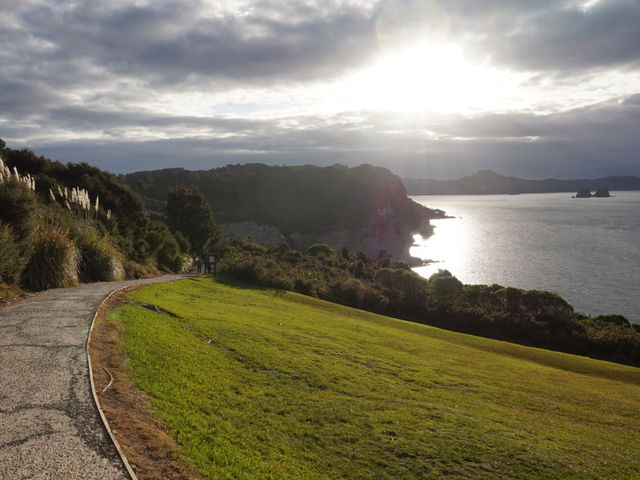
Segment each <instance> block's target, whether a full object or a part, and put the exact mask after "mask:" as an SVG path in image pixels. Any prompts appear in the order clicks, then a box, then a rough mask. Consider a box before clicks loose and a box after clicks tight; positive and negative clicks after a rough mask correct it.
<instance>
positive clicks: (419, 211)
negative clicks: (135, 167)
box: [120, 164, 443, 258]
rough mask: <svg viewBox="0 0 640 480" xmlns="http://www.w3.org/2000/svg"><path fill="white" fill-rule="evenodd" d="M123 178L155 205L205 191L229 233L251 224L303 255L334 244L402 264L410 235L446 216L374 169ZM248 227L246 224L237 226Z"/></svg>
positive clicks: (256, 233) (238, 170)
mask: <svg viewBox="0 0 640 480" xmlns="http://www.w3.org/2000/svg"><path fill="white" fill-rule="evenodd" d="M120 180H121V181H123V182H124V183H126V184H128V185H130V186H131V187H132V188H134V189H135V190H137V191H138V192H140V193H141V194H142V195H145V196H147V197H151V198H153V199H155V200H156V201H163V200H164V199H166V193H167V191H168V189H169V188H170V187H171V186H173V185H175V184H183V185H187V186H195V187H198V188H199V189H200V190H201V191H202V193H203V194H204V195H205V196H206V197H207V199H208V200H209V202H210V203H211V206H212V208H213V210H214V213H215V214H216V218H217V219H218V222H219V223H220V224H221V225H222V229H223V232H224V231H225V227H224V224H234V226H233V227H227V228H228V233H229V234H235V233H234V232H236V231H241V230H242V228H245V229H246V228H248V226H247V224H246V222H252V223H253V224H255V225H263V226H269V227H272V228H273V229H275V230H277V231H278V232H280V233H282V235H284V237H285V238H286V239H287V241H288V242H289V243H290V244H291V245H292V246H293V247H294V248H298V249H304V248H306V247H308V246H309V245H311V244H313V243H327V244H329V245H331V246H333V247H334V248H341V247H342V246H346V247H347V248H349V249H350V250H363V251H365V252H366V253H369V254H371V255H374V256H376V255H378V254H379V253H380V251H381V250H386V251H387V252H389V253H390V254H391V255H392V256H393V257H395V258H405V257H407V256H408V249H409V247H410V245H411V243H412V237H411V233H413V232H420V233H425V234H428V232H429V231H430V229H431V226H430V224H429V219H430V218H439V217H441V216H443V212H438V211H434V210H429V209H427V208H425V207H423V206H421V205H419V204H417V203H415V202H413V201H412V200H411V199H409V198H408V197H407V192H406V190H405V188H404V185H403V184H402V181H401V180H400V178H399V177H397V176H396V175H394V174H393V173H391V172H390V171H389V170H387V169H384V168H379V167H374V166H371V165H361V166H359V167H355V168H347V167H344V166H339V165H336V166H332V167H316V166H310V165H307V166H298V167H270V166H266V165H256V164H253V165H235V166H227V167H224V168H219V169H214V170H209V171H204V172H189V171H187V170H181V169H178V170H176V169H172V170H161V171H155V172H139V173H135V174H130V175H124V176H121V177H120ZM242 222H245V226H244V227H240V226H238V225H239V224H241V223H242ZM261 228H262V230H261V229H257V230H256V229H254V230H252V232H253V233H249V234H248V235H247V236H252V237H253V238H254V239H256V240H258V238H263V237H264V234H266V233H265V231H264V227H261ZM238 229H240V230H238ZM269 238H270V239H272V240H273V239H274V238H277V235H275V237H274V236H269Z"/></svg>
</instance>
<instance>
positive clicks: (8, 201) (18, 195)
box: [0, 180, 37, 246]
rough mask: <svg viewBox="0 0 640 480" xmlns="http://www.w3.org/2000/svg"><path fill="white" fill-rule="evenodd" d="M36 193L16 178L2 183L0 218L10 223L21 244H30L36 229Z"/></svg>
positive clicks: (0, 185) (0, 186)
mask: <svg viewBox="0 0 640 480" xmlns="http://www.w3.org/2000/svg"><path fill="white" fill-rule="evenodd" d="M36 209H37V201H36V196H35V194H34V193H33V192H32V191H31V190H30V189H29V188H28V187H27V186H26V185H25V184H23V183H21V182H17V181H15V180H10V181H5V182H3V183H0V220H1V221H2V222H3V223H5V224H6V225H10V226H11V229H12V230H13V234H14V235H15V239H16V241H17V242H18V244H20V245H24V246H26V245H28V244H29V243H30V240H31V236H32V235H33V232H34V231H35V229H36V225H37V218H36Z"/></svg>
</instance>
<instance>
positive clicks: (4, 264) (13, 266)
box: [0, 221, 24, 285]
mask: <svg viewBox="0 0 640 480" xmlns="http://www.w3.org/2000/svg"><path fill="white" fill-rule="evenodd" d="M23 268H24V265H23V262H22V259H21V257H20V251H19V249H18V244H17V243H16V241H15V237H14V236H13V233H12V231H11V227H10V226H9V225H3V224H2V222H1V221H0V283H5V284H9V285H11V284H15V283H16V282H18V280H19V279H20V276H21V275H22V269H23Z"/></svg>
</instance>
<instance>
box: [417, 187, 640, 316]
mask: <svg viewBox="0 0 640 480" xmlns="http://www.w3.org/2000/svg"><path fill="white" fill-rule="evenodd" d="M612 195H615V197H613V198H585V199H577V198H571V194H570V193H547V194H528V195H488V196H481V195H473V196H416V197H412V198H413V199H414V200H415V201H417V202H419V203H421V204H423V205H426V206H428V207H430V208H439V209H442V210H444V211H445V212H447V214H448V215H453V216H455V217H456V218H452V219H445V220H432V223H433V225H435V227H436V229H435V234H434V235H433V236H432V237H430V238H428V239H423V238H422V237H421V236H419V235H416V237H415V242H416V245H415V246H414V247H413V248H412V249H411V254H412V255H414V256H416V257H419V258H422V259H432V260H436V261H437V263H433V264H430V265H428V266H425V267H419V268H416V269H415V271H416V272H418V273H419V274H420V275H423V276H425V277H428V276H429V275H431V274H432V273H434V272H435V271H437V270H438V269H439V268H445V269H447V270H449V271H451V272H452V273H453V274H454V275H455V276H456V277H458V278H459V279H460V280H461V281H462V282H464V283H486V284H492V283H498V284H501V285H509V286H514V287H520V288H525V289H538V290H550V291H552V292H556V293H558V294H559V295H561V296H562V297H563V298H565V300H567V301H568V302H569V303H571V304H572V305H573V306H574V308H575V310H576V311H578V312H581V313H585V314H588V315H598V314H603V313H620V314H623V315H625V316H626V317H627V318H628V319H629V320H630V321H632V322H634V323H640V192H612Z"/></svg>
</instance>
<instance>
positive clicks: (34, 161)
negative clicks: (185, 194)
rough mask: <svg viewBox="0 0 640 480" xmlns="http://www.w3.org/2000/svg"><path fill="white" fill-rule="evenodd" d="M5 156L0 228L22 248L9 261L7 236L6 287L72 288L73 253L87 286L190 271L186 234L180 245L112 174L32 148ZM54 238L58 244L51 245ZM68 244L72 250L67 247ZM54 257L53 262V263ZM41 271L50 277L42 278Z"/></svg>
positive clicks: (1, 173) (1, 162)
mask: <svg viewBox="0 0 640 480" xmlns="http://www.w3.org/2000/svg"><path fill="white" fill-rule="evenodd" d="M2 157H3V159H0V225H5V226H7V227H10V228H11V234H12V238H13V240H12V242H14V243H16V244H17V255H14V253H11V255H9V252H10V251H11V252H14V250H12V249H10V247H9V245H11V244H12V243H11V242H9V236H8V233H7V232H8V230H6V229H5V230H3V242H5V243H6V248H5V249H4V250H5V251H4V252H3V255H4V257H7V258H9V257H10V258H12V260H11V262H13V263H12V266H11V267H7V265H8V264H7V262H8V260H6V258H3V260H2V262H4V263H3V265H4V266H3V267H2V268H4V269H5V270H3V273H2V278H3V280H2V281H9V282H10V283H11V284H12V285H13V287H14V288H16V287H17V283H18V279H19V278H22V283H23V285H22V286H24V287H26V288H31V289H43V288H48V287H47V285H58V286H59V285H63V284H73V283H75V282H76V281H77V278H75V277H74V274H73V272H72V270H74V269H72V268H71V267H69V262H68V261H67V260H69V261H70V259H71V258H73V257H74V255H73V254H72V253H70V252H72V251H74V249H76V250H77V252H78V254H77V255H76V256H75V258H76V259H77V265H76V267H77V268H76V269H77V271H78V273H79V277H80V279H81V280H82V281H108V280H119V279H122V278H123V277H124V275H125V274H131V275H133V276H140V275H148V274H150V273H157V270H154V268H155V266H156V265H158V266H159V267H160V268H162V269H164V270H167V271H180V270H182V269H185V268H189V267H190V265H191V259H190V257H189V256H188V255H187V254H186V252H187V251H188V248H189V242H188V240H187V239H186V238H184V236H182V235H180V234H176V235H177V238H176V237H175V236H174V235H173V234H172V233H171V232H170V231H169V229H168V228H167V226H166V224H165V223H164V221H163V219H162V218H155V219H153V220H151V219H150V218H149V216H148V215H147V214H146V213H145V211H144V204H143V202H142V200H141V199H140V197H139V196H138V195H137V194H135V193H134V192H133V191H131V190H130V189H129V188H128V187H126V186H123V185H120V184H119V183H118V181H117V180H116V179H115V177H114V176H113V175H111V174H109V173H107V172H103V171H101V170H99V169H97V168H95V167H91V166H90V165H88V164H86V163H81V164H73V163H69V164H67V165H63V164H61V163H60V162H53V161H51V160H49V159H47V158H45V157H41V156H40V157H39V156H37V155H35V154H34V153H33V152H31V151H30V150H27V149H24V150H12V149H8V148H5V149H3V150H2ZM2 228H4V227H2ZM49 233H52V234H53V235H54V238H52V239H49V241H47V239H46V238H45V237H46V236H47V235H48V234H49ZM67 240H68V241H70V242H71V243H72V244H73V248H63V245H65V244H66V243H67ZM51 252H52V254H53V255H55V258H51V257H49V256H48V254H49V253H51ZM64 252H67V253H64ZM64 259H66V260H64ZM40 262H44V263H43V264H42V265H39V263H40ZM136 263H144V264H145V265H137V266H136V265H134V264H136ZM25 264H26V265H27V269H26V271H24V273H23V275H22V277H21V268H22V266H24V265H25ZM56 264H59V265H63V266H65V268H64V269H63V270H62V271H61V272H60V276H59V277H57V276H56V275H54V274H53V272H52V271H51V269H52V268H53V267H52V265H56ZM125 264H126V266H127V267H126V268H125V266H124V265H125ZM6 268H10V270H11V271H12V272H13V273H11V274H9V273H8V271H6ZM39 272H42V273H43V275H45V277H44V278H42V279H38V278H36V277H37V275H38V274H39Z"/></svg>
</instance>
